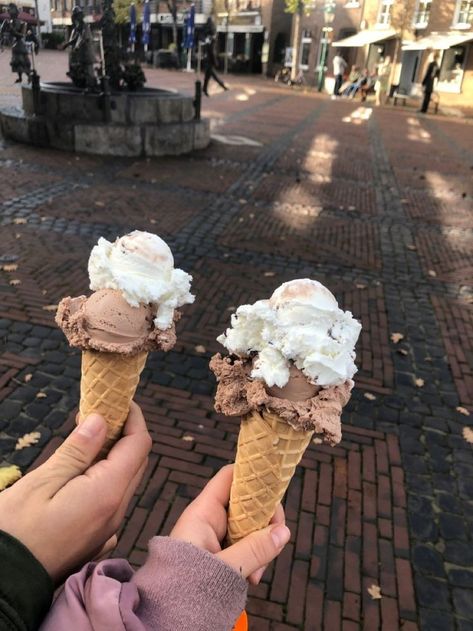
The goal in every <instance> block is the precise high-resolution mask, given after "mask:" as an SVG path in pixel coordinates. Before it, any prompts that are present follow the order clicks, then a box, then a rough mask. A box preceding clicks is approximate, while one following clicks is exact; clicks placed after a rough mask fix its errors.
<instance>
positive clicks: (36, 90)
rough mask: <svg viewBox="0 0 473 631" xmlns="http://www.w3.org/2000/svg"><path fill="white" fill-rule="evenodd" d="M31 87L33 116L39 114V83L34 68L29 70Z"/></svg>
mask: <svg viewBox="0 0 473 631" xmlns="http://www.w3.org/2000/svg"><path fill="white" fill-rule="evenodd" d="M30 77H31V89H32V91H33V111H34V113H35V116H39V115H40V114H41V83H40V79H39V74H38V73H37V72H36V70H33V71H32V72H31V75H30Z"/></svg>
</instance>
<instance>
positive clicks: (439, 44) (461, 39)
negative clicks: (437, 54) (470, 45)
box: [402, 31, 473, 51]
mask: <svg viewBox="0 0 473 631" xmlns="http://www.w3.org/2000/svg"><path fill="white" fill-rule="evenodd" d="M471 41H473V33H471V32H470V33H454V32H451V31H446V32H444V33H431V34H430V35H428V36H427V37H421V38H420V39H418V40H417V41H416V42H404V43H403V46H402V50H404V51H409V50H427V49H432V50H446V49H447V48H451V47H452V46H459V45H460V44H466V43H467V42H471Z"/></svg>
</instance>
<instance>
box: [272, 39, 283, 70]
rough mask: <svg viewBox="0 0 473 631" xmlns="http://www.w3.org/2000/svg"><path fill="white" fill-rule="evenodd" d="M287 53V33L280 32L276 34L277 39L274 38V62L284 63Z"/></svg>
mask: <svg viewBox="0 0 473 631" xmlns="http://www.w3.org/2000/svg"><path fill="white" fill-rule="evenodd" d="M285 54H286V35H285V33H278V34H277V35H276V39H275V40H274V47H273V63H275V64H282V63H284V57H285Z"/></svg>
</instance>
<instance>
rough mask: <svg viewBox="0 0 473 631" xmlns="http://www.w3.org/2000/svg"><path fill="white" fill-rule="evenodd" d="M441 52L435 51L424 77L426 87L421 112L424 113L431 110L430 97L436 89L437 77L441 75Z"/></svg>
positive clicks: (424, 86) (423, 83) (423, 82)
mask: <svg viewBox="0 0 473 631" xmlns="http://www.w3.org/2000/svg"><path fill="white" fill-rule="evenodd" d="M438 58H439V54H438V53H434V54H433V56H432V60H431V61H430V63H429V65H428V66H427V70H426V71H425V75H424V78H423V80H422V86H423V88H424V100H423V101H422V107H421V108H420V110H419V112H422V114H427V112H428V111H429V104H430V99H431V98H432V92H433V91H434V84H435V81H436V79H438V78H439V76H440V66H439V64H438Z"/></svg>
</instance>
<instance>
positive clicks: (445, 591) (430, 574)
mask: <svg viewBox="0 0 473 631" xmlns="http://www.w3.org/2000/svg"><path fill="white" fill-rule="evenodd" d="M371 142H372V146H373V149H374V156H375V160H374V167H375V173H374V177H375V185H376V187H377V192H378V195H379V201H380V204H381V208H382V214H381V215H380V229H381V251H382V259H383V281H384V285H385V298H386V306H387V313H388V320H389V327H390V331H399V332H402V333H403V334H404V335H405V340H404V341H405V342H406V345H407V346H408V347H409V353H408V355H407V356H400V355H399V354H397V353H395V354H394V362H395V374H396V382H397V383H396V389H395V393H396V394H395V395H392V396H390V397H385V398H384V401H383V403H384V406H385V407H384V409H382V410H381V409H380V416H378V417H377V429H385V430H387V431H395V432H396V433H397V434H398V435H399V439H400V446H401V455H402V464H403V467H404V471H405V474H406V486H407V492H408V517H409V524H410V528H409V532H410V536H411V541H410V544H411V557H412V563H413V567H414V572H415V585H416V592H417V600H418V603H419V607H420V625H421V628H422V629H425V631H431V630H432V629H434V628H438V629H440V628H442V629H467V628H469V627H468V622H467V620H470V621H471V620H472V619H473V590H471V587H473V572H472V571H471V567H468V566H471V561H472V558H471V549H472V540H471V531H472V523H473V485H472V484H471V475H472V473H473V466H472V464H471V451H470V450H468V449H467V447H468V445H467V444H466V443H465V441H464V440H463V438H462V436H461V429H462V426H463V424H464V417H463V419H462V417H461V416H460V414H458V413H457V412H456V411H455V407H456V406H457V405H458V404H459V402H458V395H457V393H456V390H455V385H454V383H453V380H452V376H451V373H450V370H449V367H448V363H447V362H446V359H445V350H444V348H443V345H442V341H441V335H440V330H439V327H438V323H437V322H436V320H435V315H434V312H433V310H432V304H431V300H430V294H431V293H432V292H431V290H430V287H429V286H428V285H426V283H425V278H423V275H422V268H421V265H420V263H419V260H418V255H417V253H416V252H415V251H410V250H408V249H407V248H406V245H407V244H409V243H412V242H413V241H412V240H413V237H414V234H413V229H414V226H412V224H411V223H410V222H409V221H408V220H407V218H405V215H404V211H403V206H402V203H401V197H402V194H401V191H400V190H399V189H398V186H397V184H396V179H395V177H394V174H393V173H392V170H391V167H390V164H389V161H388V158H387V155H386V152H385V150H384V147H383V144H382V141H381V136H380V132H379V130H377V129H376V123H375V122H374V121H373V120H371ZM393 215H395V216H397V218H398V219H399V218H405V223H404V225H402V223H396V224H395V225H390V226H386V225H385V221H384V218H385V217H386V218H388V219H389V218H390V217H391V216H393ZM392 278H395V279H396V280H397V282H391V279H392ZM417 378H421V379H423V380H424V382H425V385H424V386H423V387H419V388H416V387H415V383H414V380H415V379H417ZM386 413H388V418H389V421H388V422H386V421H385V416H386ZM463 554H464V556H463ZM469 588H470V589H469ZM439 624H440V626H439ZM442 625H443V626H442Z"/></svg>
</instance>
